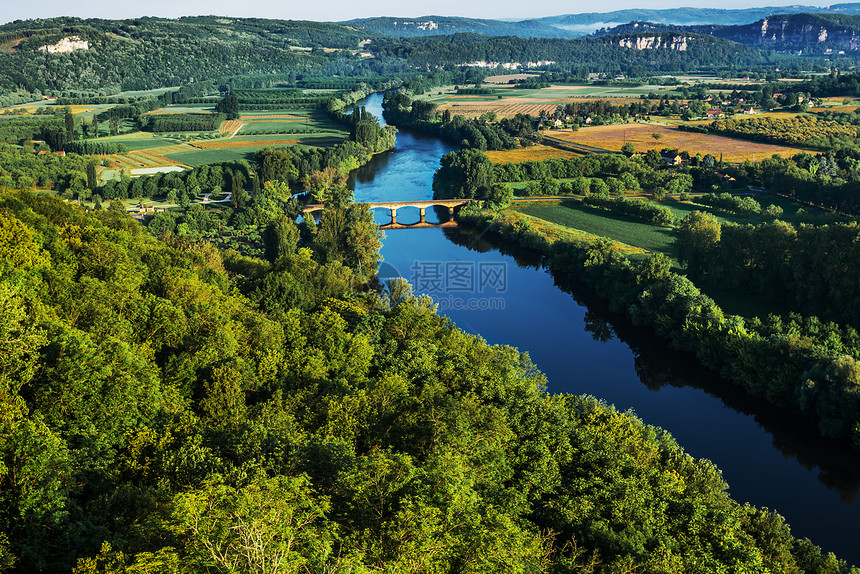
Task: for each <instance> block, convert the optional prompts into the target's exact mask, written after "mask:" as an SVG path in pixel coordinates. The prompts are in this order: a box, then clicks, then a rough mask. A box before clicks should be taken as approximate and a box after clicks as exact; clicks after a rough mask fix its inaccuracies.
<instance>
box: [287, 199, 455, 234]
mask: <svg viewBox="0 0 860 574" xmlns="http://www.w3.org/2000/svg"><path fill="white" fill-rule="evenodd" d="M469 201H471V200H469V199H429V200H426V201H379V202H376V203H368V204H366V205H367V206H368V208H370V210H371V211H373V210H374V209H388V210H389V212H390V213H391V223H387V224H384V225H380V226H379V228H380V229H423V228H428V227H456V226H457V222H456V221H455V220H454V208H456V207H460V206H461V205H465V204H467V203H469ZM405 207H415V208H418V213H419V219H418V221H417V222H416V223H405V224H404V223H398V222H397V210H398V209H402V208H405ZM428 207H446V208H448V220H447V221H442V222H439V223H430V222H428V221H427V220H426V218H425V212H426V209H427V208H428ZM324 209H325V206H324V205H322V204H319V203H315V204H312V205H306V206H305V207H304V208H303V209H302V213H313V212H315V211H323V210H324Z"/></svg>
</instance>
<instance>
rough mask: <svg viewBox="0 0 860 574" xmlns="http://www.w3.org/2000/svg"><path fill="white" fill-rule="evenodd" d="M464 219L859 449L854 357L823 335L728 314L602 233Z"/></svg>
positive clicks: (661, 262)
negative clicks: (530, 254) (539, 259)
mask: <svg viewBox="0 0 860 574" xmlns="http://www.w3.org/2000/svg"><path fill="white" fill-rule="evenodd" d="M460 219H461V222H463V223H465V224H467V225H472V226H475V227H478V228H481V229H482V230H484V231H485V232H487V231H488V232H491V233H495V234H497V235H498V236H499V237H501V238H503V239H504V240H505V241H506V242H510V243H512V244H515V245H517V246H519V247H525V248H528V249H533V250H535V251H537V252H538V253H540V254H541V255H542V256H543V257H545V258H547V260H548V262H549V265H550V267H551V268H552V270H553V271H554V272H555V273H562V274H566V275H573V276H576V277H577V279H579V280H582V281H583V282H585V283H586V284H588V285H590V286H591V287H592V288H594V289H595V290H596V292H597V293H598V294H599V295H600V296H601V297H603V298H605V299H607V301H608V302H609V305H610V308H612V309H613V310H615V311H618V312H622V313H624V314H625V315H626V316H627V317H629V318H630V319H631V320H632V321H633V322H634V323H636V324H641V325H647V326H649V327H651V328H652V329H653V330H654V332H655V334H657V335H658V336H660V337H661V338H663V339H665V340H667V341H668V342H669V343H670V344H671V345H672V346H673V347H674V348H677V349H681V350H684V351H687V352H690V353H692V354H693V355H695V356H696V358H697V359H698V360H699V361H700V362H701V363H702V364H703V365H704V366H706V367H708V368H711V369H714V370H715V371H717V372H719V373H720V374H721V375H722V376H723V377H725V378H726V379H728V380H729V381H731V382H732V383H734V384H735V385H737V386H739V387H741V388H743V389H744V390H745V391H746V392H748V393H750V394H752V395H755V396H761V397H764V398H765V399H766V400H767V401H768V402H770V403H772V404H774V405H777V406H780V407H787V408H790V409H792V410H794V411H796V412H798V413H801V414H803V415H804V416H806V417H809V418H811V419H813V420H815V421H816V422H817V423H818V426H819V431H820V433H821V434H822V436H825V437H830V438H840V439H845V440H849V441H851V442H852V444H853V446H854V448H855V449H856V448H860V412H858V408H857V407H858V405H856V403H855V401H854V400H853V395H852V394H851V393H852V389H853V387H854V385H856V382H855V381H853V378H852V376H853V372H855V370H854V369H853V366H854V365H855V364H856V360H855V357H853V356H850V355H847V354H843V353H840V352H837V351H835V350H834V348H833V345H832V343H831V342H830V341H826V340H821V338H820V335H821V334H820V333H815V332H812V329H810V330H809V331H808V332H803V331H802V327H803V326H802V325H801V332H800V333H797V331H796V329H797V326H796V325H791V326H790V327H788V326H787V327H786V328H785V329H781V328H780V325H777V324H762V322H761V321H757V320H753V321H748V320H745V319H744V318H743V317H740V316H737V315H728V314H726V313H724V312H723V310H722V309H721V308H720V307H719V306H717V305H716V303H714V301H713V300H712V299H710V298H709V297H707V296H706V295H704V294H703V293H701V291H700V290H699V289H698V288H696V286H695V285H694V284H693V283H692V282H691V281H689V280H688V279H687V278H686V277H683V276H681V275H678V274H677V273H674V272H672V271H671V265H670V262H669V259H668V258H666V257H665V256H662V255H655V256H652V257H647V258H644V259H642V258H641V257H638V258H637V259H639V260H636V259H634V258H633V257H631V255H639V254H634V253H631V252H630V251H631V250H630V249H629V247H623V248H622V247H621V246H619V245H618V244H615V243H614V242H612V241H610V240H608V239H605V238H600V237H597V238H595V237H593V236H582V235H578V234H576V233H574V232H568V233H563V232H561V231H560V230H559V229H557V227H553V228H547V226H545V225H536V224H535V223H534V220H533V219H532V218H530V217H529V216H527V215H525V214H520V213H516V212H514V211H505V212H502V213H498V212H491V211H487V210H478V209H475V208H471V209H466V210H464V211H463V212H461V216H460Z"/></svg>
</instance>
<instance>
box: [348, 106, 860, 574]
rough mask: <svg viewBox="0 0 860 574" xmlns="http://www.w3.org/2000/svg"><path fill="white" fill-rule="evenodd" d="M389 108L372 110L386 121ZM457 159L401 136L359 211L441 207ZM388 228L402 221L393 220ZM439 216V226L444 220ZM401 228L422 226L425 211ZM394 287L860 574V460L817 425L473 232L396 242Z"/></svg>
mask: <svg viewBox="0 0 860 574" xmlns="http://www.w3.org/2000/svg"><path fill="white" fill-rule="evenodd" d="M381 102H382V97H381V95H378V94H375V95H372V96H370V97H369V98H367V100H366V101H365V102H363V104H364V105H366V107H367V110H368V111H370V112H371V113H372V114H374V115H376V116H378V117H381V116H382V109H381ZM453 149H454V147H453V146H451V145H448V144H447V143H445V142H441V141H440V140H438V139H436V138H433V137H428V136H424V135H420V134H415V133H411V132H408V131H401V132H400V133H398V135H397V147H396V149H394V150H392V151H390V152H387V153H385V154H382V155H380V156H377V157H376V158H374V160H373V161H371V163H369V164H368V165H366V166H364V167H362V168H361V169H359V170H356V172H354V173H353V175H352V176H351V177H350V186H351V187H352V188H353V189H354V192H355V197H356V199H357V200H358V201H365V202H373V201H384V200H393V199H397V200H405V199H430V198H432V194H433V192H432V190H431V184H432V181H433V172H434V171H435V170H436V168H437V167H438V166H439V158H440V157H441V156H442V155H443V154H444V153H446V152H448V151H451V150H453ZM375 216H376V217H377V221H378V222H380V223H387V222H388V221H390V218H389V216H388V213H387V211H384V212H379V213H376V214H375ZM436 217H437V216H435V214H431V213H430V211H429V210H428V213H427V220H428V221H438V219H437V218H436ZM397 220H398V222H400V223H410V222H414V221H417V220H418V210H417V209H411V210H410V209H406V210H398V212H397ZM382 257H383V263H382V264H381V266H380V275H383V276H402V277H405V278H406V279H409V280H410V282H412V283H413V285H414V286H415V287H416V291H420V292H429V293H430V294H431V295H432V296H433V297H434V299H436V301H437V302H438V303H439V312H440V313H442V314H444V315H446V316H448V317H450V318H451V319H452V320H453V321H454V322H455V323H456V325H457V326H458V327H460V328H462V329H464V330H465V331H468V332H470V333H474V334H477V335H480V336H481V337H483V338H484V339H486V340H487V342H489V343H493V344H506V345H513V346H516V347H518V348H519V349H520V350H521V351H527V352H528V353H529V355H530V356H531V358H532V360H533V361H534V363H535V364H536V365H537V366H538V367H539V368H540V369H541V371H543V372H544V373H545V374H546V376H547V379H548V391H549V392H551V393H561V392H564V393H574V394H590V395H593V396H595V397H598V398H601V399H604V400H605V401H606V402H608V403H612V404H614V405H615V406H616V407H617V408H618V409H619V410H627V409H631V410H632V411H634V412H635V414H636V415H637V416H639V417H640V418H641V419H642V420H643V421H645V422H646V423H649V424H653V425H657V426H660V427H663V428H665V429H667V430H669V431H670V432H671V433H672V435H673V436H674V437H675V438H676V439H677V440H678V443H679V444H681V445H682V446H683V447H684V449H685V450H686V451H687V452H688V453H689V454H691V455H692V456H695V457H699V458H708V459H710V460H712V461H713V462H714V463H715V464H716V465H717V466H718V467H719V468H720V469H721V470H722V472H723V477H724V478H725V479H726V481H727V482H728V484H729V485H730V488H729V493H730V494H731V495H732V497H733V498H734V499H735V500H738V501H740V502H749V503H750V504H753V505H755V506H758V507H766V508H770V509H772V510H776V511H778V512H779V513H780V514H782V515H783V516H784V517H785V518H786V521H787V522H788V523H789V524H790V525H791V529H792V533H793V534H794V535H795V536H798V537H808V538H810V539H811V540H812V541H813V542H814V543H816V544H818V545H819V546H821V547H822V549H823V550H824V551H826V552H834V553H836V555H837V556H838V557H840V558H843V559H845V560H847V561H849V562H851V563H854V564H860V542H858V539H860V537H858V534H860V527H858V525H860V504H858V503H857V501H856V495H857V490H858V487H860V456H858V454H857V453H856V452H854V451H852V450H851V449H850V447H849V446H848V445H847V444H845V443H842V442H838V441H832V440H825V439H822V438H820V437H819V436H818V433H817V430H816V428H815V426H814V425H813V424H810V423H809V422H808V421H805V420H803V419H801V418H799V417H796V416H794V415H792V414H791V413H788V412H785V411H782V410H780V409H777V408H774V407H772V406H770V405H768V404H766V403H764V402H763V401H760V400H756V399H751V398H749V397H747V396H745V395H744V394H743V393H740V392H738V391H737V390H735V388H734V387H733V386H732V385H731V384H730V383H728V382H726V381H724V380H722V379H720V378H719V377H718V376H716V375H715V374H714V373H712V372H710V371H708V370H707V369H704V368H703V367H701V366H699V365H698V364H697V363H696V362H695V361H694V360H692V359H691V357H690V356H688V355H685V354H682V353H678V352H675V351H672V350H670V349H668V348H667V347H666V346H665V343H663V342H662V341H659V340H656V339H655V337H654V336H653V335H652V334H651V333H650V332H649V331H647V330H643V329H640V328H637V327H634V326H632V325H631V324H630V323H629V321H627V320H626V319H624V318H623V317H619V316H615V315H613V314H611V313H610V312H609V311H608V310H607V309H606V306H605V305H604V304H603V302H602V300H600V299H599V298H597V297H596V296H595V295H594V294H593V292H592V291H591V290H590V289H588V288H586V287H583V286H580V285H576V284H569V283H565V282H557V281H556V280H555V279H554V278H553V276H552V275H551V274H550V273H549V272H548V271H546V270H545V269H543V268H542V267H541V266H540V265H539V262H538V261H535V259H534V257H530V256H529V255H528V254H525V253H510V252H509V251H508V250H505V249H503V248H502V249H501V250H500V246H499V245H497V244H494V242H493V241H491V240H490V239H488V238H487V237H484V236H482V234H481V233H479V232H474V231H468V230H461V229H407V230H394V231H388V232H387V233H386V237H385V239H384V241H383V248H382Z"/></svg>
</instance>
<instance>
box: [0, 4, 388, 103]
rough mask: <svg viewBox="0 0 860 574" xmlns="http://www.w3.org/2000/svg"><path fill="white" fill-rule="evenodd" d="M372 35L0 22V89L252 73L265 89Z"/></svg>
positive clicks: (196, 22) (304, 27) (198, 24)
mask: <svg viewBox="0 0 860 574" xmlns="http://www.w3.org/2000/svg"><path fill="white" fill-rule="evenodd" d="M374 38H376V36H375V35H373V34H371V33H369V32H367V31H365V30H359V29H358V28H355V27H353V26H342V25H339V24H332V23H326V22H303V21H293V20H264V19H259V18H223V17H216V16H199V17H189V18H180V19H178V20H172V19H166V18H133V19H126V20H103V19H95V18H94V19H86V20H83V19H80V18H50V19H36V20H18V21H15V22H10V23H8V24H4V25H2V26H0V93H2V92H17V91H26V92H30V93H36V92H40V93H43V94H48V93H53V92H58V91H63V90H81V89H86V90H91V91H94V92H99V91H102V90H107V91H106V92H105V94H111V93H115V92H116V91H117V90H146V89H151V88H157V87H162V86H180V85H183V84H199V83H200V82H201V81H203V80H208V81H220V80H221V79H225V78H228V77H236V76H247V75H251V74H258V75H259V76H260V78H259V82H258V83H259V85H260V86H261V87H265V86H266V85H268V84H269V83H271V82H273V81H276V80H278V79H280V78H281V76H283V75H284V74H286V73H289V72H290V71H295V72H298V71H302V70H309V69H314V68H316V69H319V67H320V66H325V65H327V64H328V63H329V62H330V61H332V60H334V59H336V58H337V52H338V51H339V50H352V51H353V52H357V51H358V49H359V46H360V44H361V43H362V42H363V41H364V40H367V39H374ZM251 87H254V86H251Z"/></svg>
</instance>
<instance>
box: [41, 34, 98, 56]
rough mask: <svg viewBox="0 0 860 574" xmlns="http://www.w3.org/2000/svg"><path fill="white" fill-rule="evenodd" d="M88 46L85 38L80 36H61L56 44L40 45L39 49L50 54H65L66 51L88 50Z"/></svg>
mask: <svg viewBox="0 0 860 574" xmlns="http://www.w3.org/2000/svg"><path fill="white" fill-rule="evenodd" d="M89 48H90V43H89V42H87V41H86V40H81V38H80V36H69V37H67V38H63V39H62V40H60V41H59V42H57V43H56V44H51V45H48V46H42V47H41V48H39V49H40V50H42V51H46V52H49V53H51V54H65V53H68V52H74V51H75V50H89Z"/></svg>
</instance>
